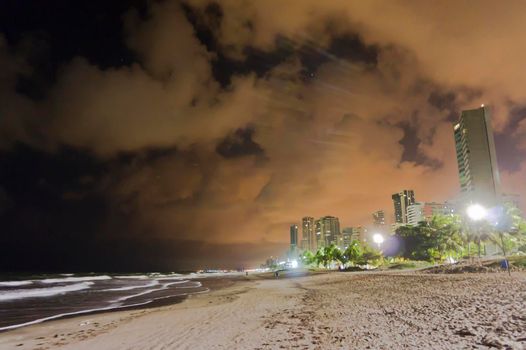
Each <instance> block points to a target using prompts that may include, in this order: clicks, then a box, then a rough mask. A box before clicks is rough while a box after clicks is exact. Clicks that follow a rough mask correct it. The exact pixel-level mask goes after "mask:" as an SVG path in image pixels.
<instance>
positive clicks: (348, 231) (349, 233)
mask: <svg viewBox="0 0 526 350" xmlns="http://www.w3.org/2000/svg"><path fill="white" fill-rule="evenodd" d="M353 239H356V237H355V236H354V230H353V228H352V227H345V228H344V229H343V230H342V243H341V244H340V246H341V248H342V249H346V248H347V247H348V246H349V244H351V241H352V240H353Z"/></svg>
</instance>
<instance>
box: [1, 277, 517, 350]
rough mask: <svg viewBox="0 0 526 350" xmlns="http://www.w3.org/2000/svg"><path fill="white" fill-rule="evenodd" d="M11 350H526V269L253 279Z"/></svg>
mask: <svg viewBox="0 0 526 350" xmlns="http://www.w3.org/2000/svg"><path fill="white" fill-rule="evenodd" d="M0 348H1V349H55V348H59V349H80V350H83V349H90V350H92V349H97V350H102V349H152V350H153V349H280V348H281V349H349V348H353V349H399V348H410V349H424V348H425V349H463V348H477V349H484V348H502V349H505V348H508V349H524V348H526V273H524V272H521V273H519V272H517V273H514V274H512V276H511V277H508V276H507V275H506V274H504V273H499V274H462V275H430V274H418V273H331V274H325V275H316V276H310V277H301V278H291V279H279V280H248V281H240V282H237V283H236V284H235V285H234V286H232V287H228V288H224V289H221V290H217V291H214V292H211V293H209V294H206V295H197V296H194V297H191V298H189V299H188V300H186V301H184V302H183V303H181V304H177V305H172V306H167V307H162V308H156V309H148V310H140V311H127V312H115V313H109V314H102V315H92V316H89V317H88V316H87V317H82V318H72V319H66V320H60V321H53V322H48V323H44V324H40V325H36V326H31V327H26V328H23V329H19V330H15V331H11V332H6V333H2V334H0Z"/></svg>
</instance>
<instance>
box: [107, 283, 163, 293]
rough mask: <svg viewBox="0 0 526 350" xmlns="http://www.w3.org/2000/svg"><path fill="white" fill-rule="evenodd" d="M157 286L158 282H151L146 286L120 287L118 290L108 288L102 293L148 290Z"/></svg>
mask: <svg viewBox="0 0 526 350" xmlns="http://www.w3.org/2000/svg"><path fill="white" fill-rule="evenodd" d="M158 284H159V281H151V282H150V283H148V284H143V285H136V286H127V287H120V288H109V289H103V290H102V292H117V291H122V290H132V289H140V288H148V287H153V286H156V285H158Z"/></svg>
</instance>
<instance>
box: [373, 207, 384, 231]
mask: <svg viewBox="0 0 526 350" xmlns="http://www.w3.org/2000/svg"><path fill="white" fill-rule="evenodd" d="M373 226H374V227H377V228H383V227H384V226H385V213H384V211H383V210H377V211H375V212H374V213H373Z"/></svg>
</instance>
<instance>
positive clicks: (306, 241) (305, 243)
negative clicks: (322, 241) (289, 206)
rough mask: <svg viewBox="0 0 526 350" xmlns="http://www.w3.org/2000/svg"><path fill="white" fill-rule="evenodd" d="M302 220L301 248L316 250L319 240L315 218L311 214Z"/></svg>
mask: <svg viewBox="0 0 526 350" xmlns="http://www.w3.org/2000/svg"><path fill="white" fill-rule="evenodd" d="M301 221H302V223H301V243H302V244H301V246H302V247H301V248H302V249H305V250H310V251H315V250H316V249H317V242H316V233H315V226H314V218H313V217H311V216H306V217H304V218H303V219H302V220H301Z"/></svg>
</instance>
